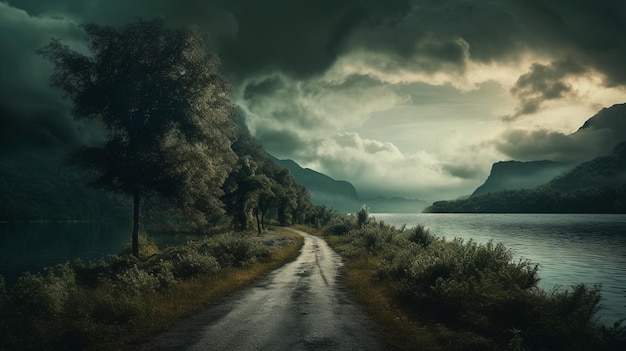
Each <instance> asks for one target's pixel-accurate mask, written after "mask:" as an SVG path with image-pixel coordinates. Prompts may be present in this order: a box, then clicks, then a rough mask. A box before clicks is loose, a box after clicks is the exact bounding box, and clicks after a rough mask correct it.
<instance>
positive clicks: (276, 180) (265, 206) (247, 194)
mask: <svg viewBox="0 0 626 351" xmlns="http://www.w3.org/2000/svg"><path fill="white" fill-rule="evenodd" d="M232 148H233V150H234V151H235V153H236V154H237V155H238V157H239V161H238V162H237V163H236V164H235V167H234V168H233V170H232V171H231V173H230V174H229V175H228V178H227V179H226V181H225V182H224V185H223V190H224V195H223V196H222V198H221V199H222V201H223V202H224V204H225V205H226V212H227V214H228V215H229V216H230V218H231V219H232V226H233V228H235V229H236V230H248V229H250V228H251V227H252V223H253V222H256V227H257V231H258V233H261V231H262V229H264V228H265V225H266V223H267V222H269V221H270V220H272V219H273V220H274V221H275V222H277V223H278V224H279V225H281V226H286V225H292V224H298V223H315V222H320V221H322V222H325V221H327V220H329V219H330V216H324V211H323V210H321V209H318V208H317V207H316V206H313V205H312V204H311V201H310V197H309V193H308V191H307V189H306V188H304V187H303V186H302V185H299V184H297V183H296V182H295V180H294V179H293V177H292V176H291V174H290V173H289V171H288V170H287V169H285V168H281V167H279V166H278V165H276V164H275V163H274V162H273V161H272V160H271V158H270V157H269V156H268V154H267V153H266V152H265V150H263V148H262V147H261V145H259V144H258V142H256V141H255V140H254V139H253V138H252V137H251V136H250V135H249V134H248V133H247V132H246V131H245V130H240V131H239V134H238V136H237V138H236V140H235V141H234V143H233V146H232Z"/></svg>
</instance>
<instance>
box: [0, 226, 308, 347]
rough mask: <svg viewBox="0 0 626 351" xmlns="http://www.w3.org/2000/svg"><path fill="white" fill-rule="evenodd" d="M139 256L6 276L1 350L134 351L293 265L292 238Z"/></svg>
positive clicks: (295, 242) (226, 238)
mask: <svg viewBox="0 0 626 351" xmlns="http://www.w3.org/2000/svg"><path fill="white" fill-rule="evenodd" d="M142 240H144V242H143V245H142V251H141V252H140V257H135V256H132V255H130V254H126V255H119V256H113V257H109V258H107V259H105V260H102V261H98V262H80V261H78V262H73V263H64V264H59V265H56V266H54V267H50V268H46V269H45V270H44V271H43V272H42V273H40V274H26V275H23V276H22V277H20V278H19V279H18V281H17V282H16V283H15V284H14V285H13V286H11V287H6V286H5V284H4V280H3V279H2V276H0V316H1V318H0V350H82V349H88V350H120V349H129V350H130V349H136V347H137V346H138V344H139V343H141V342H142V341H145V340H146V338H148V337H150V336H152V335H154V334H156V333H158V332H160V331H163V330H165V329H167V328H169V327H171V326H173V325H175V324H176V323H177V321H179V320H180V319H181V318H183V317H185V316H188V315H189V314H191V313H193V312H195V311H198V310H199V309H201V308H204V307H207V306H208V305H209V304H211V303H213V302H215V301H216V300H217V299H219V298H220V297H223V296H225V295H226V294H228V293H230V292H232V291H234V290H236V289H238V288H240V287H242V286H243V285H245V284H247V283H249V282H251V281H252V280H253V279H256V278H257V277H259V276H260V275H263V274H265V273H267V272H269V271H271V270H273V269H275V268H277V267H279V266H280V265H282V264H284V263H285V262H287V261H289V260H291V259H293V258H295V257H296V256H297V255H298V252H299V249H300V247H301V246H302V237H299V236H294V235H293V234H291V233H290V232H283V233H277V232H269V233H265V234H264V235H262V236H260V235H256V234H252V233H227V234H219V235H215V236H210V237H204V238H200V239H199V240H196V241H190V242H188V243H187V244H185V245H182V246H179V247H171V248H167V249H164V250H162V251H159V249H158V248H157V247H156V246H155V245H154V244H152V243H150V241H149V240H148V239H146V238H143V239H142Z"/></svg>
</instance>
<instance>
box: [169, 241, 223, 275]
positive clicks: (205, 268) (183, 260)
mask: <svg viewBox="0 0 626 351" xmlns="http://www.w3.org/2000/svg"><path fill="white" fill-rule="evenodd" d="M173 269H174V272H175V274H176V276H177V277H180V278H190V277H193V276H197V275H200V274H214V273H217V272H219V270H220V264H219V262H217V259H216V258H215V257H213V256H211V255H207V254H204V255H203V254H200V253H199V252H198V251H196V250H195V249H193V248H189V249H187V250H185V251H184V252H181V253H177V254H176V260H175V261H174V264H173Z"/></svg>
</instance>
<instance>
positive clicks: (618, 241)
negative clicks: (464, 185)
mask: <svg viewBox="0 0 626 351" xmlns="http://www.w3.org/2000/svg"><path fill="white" fill-rule="evenodd" d="M372 216H374V217H375V218H376V219H377V220H383V221H385V222H386V223H388V224H390V225H394V226H396V227H400V226H401V225H403V224H406V225H407V227H413V226H415V225H417V224H423V225H424V226H425V227H426V228H428V229H429V230H430V231H431V233H432V234H434V235H436V236H440V237H446V238H449V239H452V238H455V237H458V238H462V239H464V240H469V239H470V238H473V239H474V240H475V241H477V242H480V243H484V242H487V241H489V240H493V241H494V242H496V243H497V242H502V243H503V244H505V246H507V247H509V248H511V249H512V250H513V253H514V255H515V256H516V257H521V258H524V259H529V260H530V261H532V262H534V263H537V264H539V274H540V277H541V282H540V283H539V286H540V287H541V288H543V289H546V290H551V289H552V288H554V287H555V286H560V287H561V288H569V287H571V286H572V285H575V284H577V283H586V284H591V285H593V284H602V298H603V300H602V305H603V306H604V309H603V310H602V311H601V312H600V320H601V321H602V322H610V323H612V322H614V321H616V320H618V319H622V318H626V215H578V214H577V215H564V214H386V213H377V214H372Z"/></svg>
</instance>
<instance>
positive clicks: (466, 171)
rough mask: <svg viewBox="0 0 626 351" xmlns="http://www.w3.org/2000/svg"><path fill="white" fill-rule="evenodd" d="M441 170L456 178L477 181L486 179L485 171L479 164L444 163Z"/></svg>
mask: <svg viewBox="0 0 626 351" xmlns="http://www.w3.org/2000/svg"><path fill="white" fill-rule="evenodd" d="M441 168H442V170H443V171H444V172H446V173H447V174H449V175H451V176H453V177H455V178H461V179H470V180H475V179H482V178H483V177H484V170H483V169H482V168H481V167H480V165H479V164H477V163H473V164H462V163H458V162H454V163H444V164H442V166H441Z"/></svg>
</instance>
